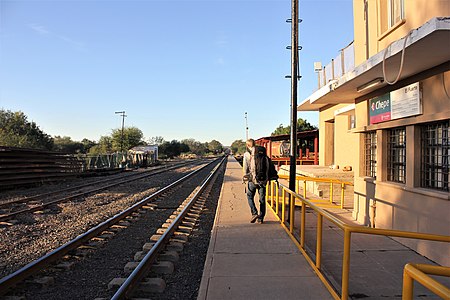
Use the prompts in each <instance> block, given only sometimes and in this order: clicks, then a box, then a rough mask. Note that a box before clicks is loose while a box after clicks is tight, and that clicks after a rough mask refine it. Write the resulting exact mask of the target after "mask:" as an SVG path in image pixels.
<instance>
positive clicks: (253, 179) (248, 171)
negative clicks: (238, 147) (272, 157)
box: [242, 139, 268, 224]
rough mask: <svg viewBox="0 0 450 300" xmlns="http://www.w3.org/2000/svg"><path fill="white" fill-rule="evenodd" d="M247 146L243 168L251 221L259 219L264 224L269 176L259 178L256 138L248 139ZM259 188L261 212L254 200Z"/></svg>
mask: <svg viewBox="0 0 450 300" xmlns="http://www.w3.org/2000/svg"><path fill="white" fill-rule="evenodd" d="M246 146H247V151H246V152H245V153H244V159H243V163H242V170H243V173H244V181H248V183H247V200H248V205H249V206H250V211H251V213H252V218H251V219H250V223H255V221H258V223H260V224H262V223H264V216H265V215H266V183H267V178H268V176H266V179H265V180H257V176H256V165H257V164H256V163H255V156H256V155H255V152H256V147H255V140H253V139H249V140H247V142H246ZM264 159H265V158H264ZM264 163H265V162H264ZM266 169H267V168H266ZM266 172H267V171H266ZM257 190H258V194H259V214H258V210H257V209H256V206H255V201H254V199H255V194H256V191H257Z"/></svg>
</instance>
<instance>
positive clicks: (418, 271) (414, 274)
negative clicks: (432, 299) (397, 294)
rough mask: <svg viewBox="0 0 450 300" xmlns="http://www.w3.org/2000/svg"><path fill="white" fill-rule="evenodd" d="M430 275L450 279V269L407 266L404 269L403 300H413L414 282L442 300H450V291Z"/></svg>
mask: <svg viewBox="0 0 450 300" xmlns="http://www.w3.org/2000/svg"><path fill="white" fill-rule="evenodd" d="M428 274H431V275H439V276H446V277H450V268H449V267H442V266H433V265H425V264H406V265H405V268H404V269H403V292H402V300H412V299H413V289H414V280H416V281H417V282H419V283H420V284H422V285H423V286H424V287H426V288H427V289H429V290H430V291H432V292H433V293H435V294H436V295H438V296H439V297H441V298H442V299H450V289H449V288H447V287H446V286H444V285H443V284H441V283H440V282H438V281H436V280H435V279H433V278H431V277H430V276H428Z"/></svg>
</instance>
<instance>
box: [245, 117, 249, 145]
mask: <svg viewBox="0 0 450 300" xmlns="http://www.w3.org/2000/svg"><path fill="white" fill-rule="evenodd" d="M245 141H246V142H247V141H248V121H247V112H245Z"/></svg>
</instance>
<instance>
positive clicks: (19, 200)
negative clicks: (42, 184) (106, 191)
mask: <svg viewBox="0 0 450 300" xmlns="http://www.w3.org/2000/svg"><path fill="white" fill-rule="evenodd" d="M186 164H188V163H181V164H177V165H174V166H172V167H176V166H182V165H186ZM172 167H171V168H172ZM161 169H166V170H171V169H169V168H167V166H158V167H155V168H153V169H151V170H147V171H145V172H144V173H147V174H146V175H149V173H150V174H152V175H153V173H154V172H155V171H158V170H161ZM142 174H143V173H140V174H127V175H123V176H122V178H126V177H133V176H137V175H142ZM117 179H119V178H106V179H103V180H97V181H95V182H91V183H85V184H79V185H76V186H72V187H68V188H64V189H60V190H57V191H53V192H48V193H43V194H38V195H34V196H30V197H25V198H22V199H18V200H13V201H7V202H3V203H0V208H2V207H5V206H8V205H12V204H19V203H24V202H28V201H35V200H39V199H40V198H44V197H48V196H52V195H54V194H58V193H63V192H69V191H73V190H77V189H81V188H84V187H88V186H90V185H94V184H100V183H105V182H108V181H114V180H117Z"/></svg>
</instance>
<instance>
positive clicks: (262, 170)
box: [254, 146, 278, 182]
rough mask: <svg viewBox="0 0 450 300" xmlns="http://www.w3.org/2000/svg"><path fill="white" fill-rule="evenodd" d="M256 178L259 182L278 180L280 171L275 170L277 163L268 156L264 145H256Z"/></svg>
mask: <svg viewBox="0 0 450 300" xmlns="http://www.w3.org/2000/svg"><path fill="white" fill-rule="evenodd" d="M254 159H255V176H256V177H255V179H256V181H257V182H265V181H270V180H277V179H278V173H277V170H275V165H274V164H273V162H272V160H271V159H270V158H269V157H268V156H267V152H266V148H264V147H262V146H255V156H254Z"/></svg>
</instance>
